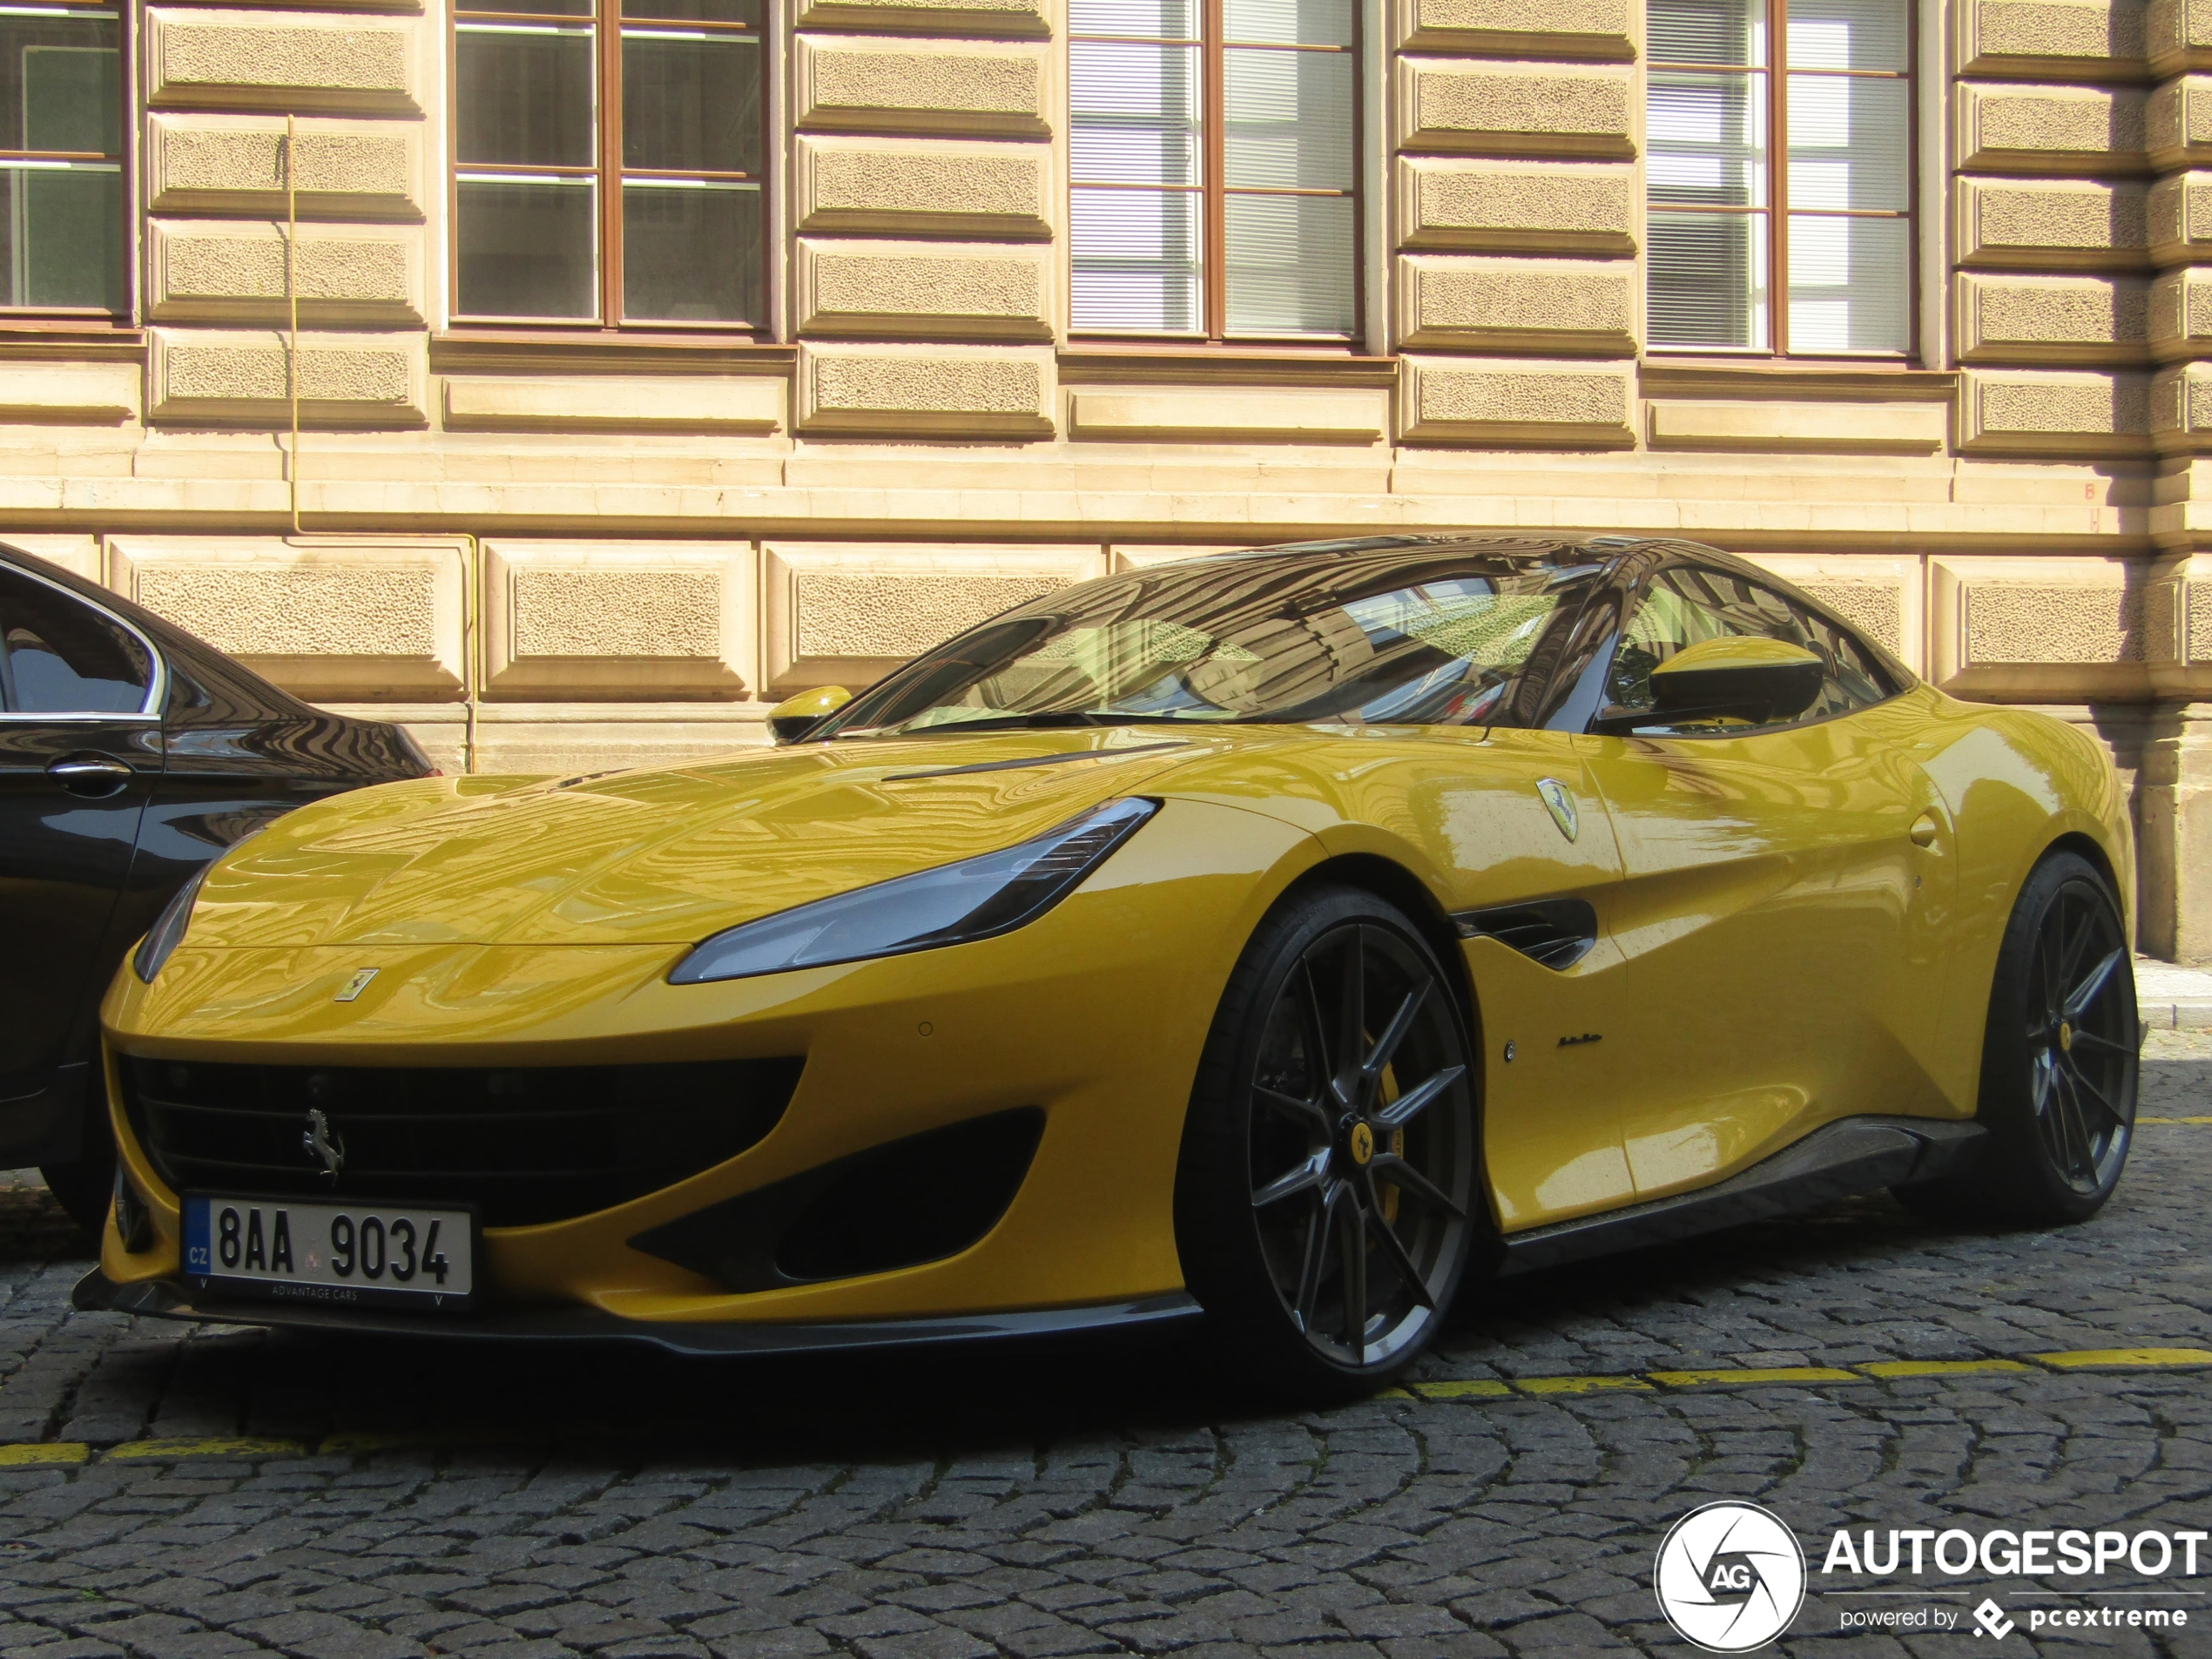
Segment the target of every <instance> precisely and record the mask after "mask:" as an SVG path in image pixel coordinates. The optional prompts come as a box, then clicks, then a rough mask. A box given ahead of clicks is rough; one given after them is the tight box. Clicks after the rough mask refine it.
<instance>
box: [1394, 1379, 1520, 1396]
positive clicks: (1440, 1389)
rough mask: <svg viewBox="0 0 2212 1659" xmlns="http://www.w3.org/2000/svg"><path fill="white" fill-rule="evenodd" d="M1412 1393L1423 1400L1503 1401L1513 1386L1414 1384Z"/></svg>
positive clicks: (1494, 1384)
mask: <svg viewBox="0 0 2212 1659" xmlns="http://www.w3.org/2000/svg"><path fill="white" fill-rule="evenodd" d="M1413 1393H1416V1394H1418V1395H1419V1396H1420V1398H1421V1399H1504V1398H1505V1397H1506V1396H1507V1395H1508V1394H1510V1393H1513V1385H1512V1384H1510V1383H1501V1382H1474V1381H1468V1382H1433V1383H1415V1384H1414V1385H1413Z"/></svg>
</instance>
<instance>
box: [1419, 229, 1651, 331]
mask: <svg viewBox="0 0 2212 1659" xmlns="http://www.w3.org/2000/svg"><path fill="white" fill-rule="evenodd" d="M1397 264H1398V280H1399V301H1400V304H1399V314H1400V316H1401V317H1402V318H1403V325H1402V326H1403V327H1404V328H1405V330H1406V333H1405V335H1404V338H1403V340H1402V341H1401V342H1400V343H1401V344H1404V345H1407V346H1419V347H1439V346H1445V347H1451V346H1458V347H1464V348H1466V349H1467V350H1471V351H1488V352H1534V353H1550V354H1553V355H1560V354H1565V353H1569V352H1574V353H1585V354H1591V355H1595V356H1634V355H1635V349H1636V339H1635V279H1636V267H1635V265H1634V264H1633V263H1632V262H1630V261H1629V260H1496V259H1479V258H1473V257H1467V256H1461V255H1454V254H1449V253H1445V254H1435V253H1427V254H1422V253H1415V254H1408V255H1406V256H1405V257H1403V258H1401V259H1400V260H1398V262H1397Z"/></svg>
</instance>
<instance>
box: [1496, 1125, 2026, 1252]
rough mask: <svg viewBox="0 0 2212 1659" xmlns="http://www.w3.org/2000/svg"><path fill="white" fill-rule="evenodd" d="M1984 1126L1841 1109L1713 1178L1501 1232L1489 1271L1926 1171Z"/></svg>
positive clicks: (1705, 1229) (1694, 1229)
mask: <svg viewBox="0 0 2212 1659" xmlns="http://www.w3.org/2000/svg"><path fill="white" fill-rule="evenodd" d="M1988 1133H1989V1131H1988V1130H1985V1129H1984V1128H1982V1127H1981V1125H1980V1124H1979V1123H1966V1122H1957V1123H1946V1122H1939V1121H1937V1120H1933V1119H1930V1118H1923V1117H1846V1118H1841V1119H1839V1120H1838V1121H1837V1122H1835V1123H1826V1124H1824V1125H1822V1126H1821V1127H1820V1128H1818V1129H1817V1130H1813V1132H1812V1133H1811V1134H1810V1135H1808V1136H1805V1137H1804V1139H1803V1140H1801V1141H1797V1142H1795V1143H1792V1144H1791V1145H1789V1146H1785V1147H1784V1148H1783V1149H1782V1150H1780V1151H1779V1152H1777V1153H1776V1154H1774V1156H1773V1157H1769V1158H1765V1159H1763V1160H1762V1161H1761V1162H1759V1163H1755V1164H1753V1165H1752V1166H1751V1167H1750V1169H1748V1170H1743V1172H1742V1173H1740V1174H1737V1175H1732V1176H1730V1177H1729V1178H1728V1179H1727V1180H1725V1181H1723V1182H1721V1183H1720V1184H1718V1185H1716V1186H1710V1187H1703V1188H1700V1189H1699V1190H1696V1191H1695V1192H1679V1193H1676V1194H1675V1195H1673V1196H1672V1197H1665V1198H1654V1199H1652V1200H1651V1201H1650V1202H1649V1203H1648V1204H1632V1205H1630V1206H1629V1208H1628V1209H1626V1210H1614V1211H1608V1212H1607V1213H1605V1214H1603V1215H1599V1216H1583V1217H1577V1218H1576V1219H1575V1220H1573V1221H1562V1222H1559V1223H1557V1224H1554V1225H1553V1226H1549V1227H1536V1228H1532V1229H1531V1230H1530V1231H1527V1232H1521V1233H1513V1234H1510V1235H1508V1236H1507V1238H1506V1241H1505V1260H1504V1262H1503V1264H1501V1266H1500V1267H1499V1269H1498V1271H1499V1273H1500V1275H1501V1277H1502V1276H1505V1275H1509V1274H1514V1273H1531V1272H1534V1271H1536V1270H1537V1269H1539V1268H1543V1267H1555V1266H1557V1265H1559V1264H1561V1263H1562V1262H1574V1261H1581V1260H1582V1259H1584V1258H1587V1257H1591V1256H1604V1255H1610V1254H1611V1253H1612V1252H1614V1251H1623V1250H1635V1249H1639V1248H1641V1247H1642V1246H1644V1245H1647V1244H1669V1243H1671V1242H1672V1241H1674V1240H1676V1239H1678V1238H1695V1237H1696V1235H1697V1234H1699V1233H1709V1232H1716V1231H1719V1230H1720V1229H1722V1228H1723V1227H1737V1226H1741V1225H1743V1224H1744V1223H1745V1222H1747V1221H1768V1220H1771V1219H1772V1218H1773V1217H1777V1216H1786V1215H1790V1214H1792V1213H1794V1212H1795V1211H1800V1210H1809V1209H1812V1208H1814V1207H1816V1206H1817V1205H1820V1204H1831V1203H1833V1202H1834V1201H1835V1200H1836V1199H1838V1198H1851V1197H1858V1196H1859V1195H1860V1194H1862V1193H1867V1192H1878V1191H1879V1190H1881V1189H1882V1188H1884V1187H1893V1186H1901V1185H1903V1184H1905V1183H1907V1182H1912V1181H1925V1180H1926V1179H1928V1178H1929V1177H1931V1176H1936V1175H1940V1174H1942V1173H1943V1172H1944V1171H1945V1170H1950V1169H1952V1168H1955V1167H1956V1166H1957V1165H1958V1164H1959V1163H1960V1162H1961V1161H1962V1160H1963V1159H1966V1158H1967V1157H1972V1156H1973V1154H1974V1152H1975V1151H1976V1150H1978V1149H1979V1145H1980V1143H1981V1142H1982V1141H1983V1140H1984V1139H1985V1138H1986V1136H1987V1135H1988Z"/></svg>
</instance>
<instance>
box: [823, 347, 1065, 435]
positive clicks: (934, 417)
mask: <svg viewBox="0 0 2212 1659" xmlns="http://www.w3.org/2000/svg"><path fill="white" fill-rule="evenodd" d="M799 428H800V429H801V430H802V431H817V432H822V431H833V432H876V433H882V434H885V435H891V436H904V435H908V434H911V433H915V432H927V433H943V434H960V433H968V434H974V435H985V436H988V435H1030V436H1045V435H1049V434H1050V433H1051V431H1052V429H1053V423H1052V354H1051V353H1050V352H1049V351H1047V350H1032V349H1024V348H1021V347H997V348H988V347H960V346H934V347H920V346H916V347H860V346H841V347H840V346H828V345H820V346H813V345H810V346H807V347H804V348H802V349H801V351H800V353H799Z"/></svg>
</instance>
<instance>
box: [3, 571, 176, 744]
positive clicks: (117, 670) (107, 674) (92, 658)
mask: <svg viewBox="0 0 2212 1659" xmlns="http://www.w3.org/2000/svg"><path fill="white" fill-rule="evenodd" d="M152 678H153V662H152V658H150V657H149V656H148V654H147V652H146V648H145V646H144V645H143V644H140V643H139V642H138V639H137V637H134V636H133V635H132V634H131V633H129V632H128V631H125V630H124V629H122V628H118V627H117V626H116V625H115V624H113V623H112V622H111V621H109V620H108V619H107V618H106V617H103V616H101V615H100V614H99V612H98V611H97V610H93V609H92V608H91V606H89V605H86V604H80V603H79V602H78V601H77V600H75V599H72V598H71V597H69V596H68V595H67V594H64V593H59V592H57V591H56V590H53V589H51V588H49V587H47V586H45V585H44V583H37V582H33V581H31V580H30V579H29V578H28V577H20V576H17V575H16V574H14V573H13V572H12V571H0V707H4V708H5V709H6V711H8V712H9V713H11V714H136V713H137V712H138V711H139V710H140V709H142V708H143V707H145V700H146V690H147V687H148V686H149V685H151V684H152Z"/></svg>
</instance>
